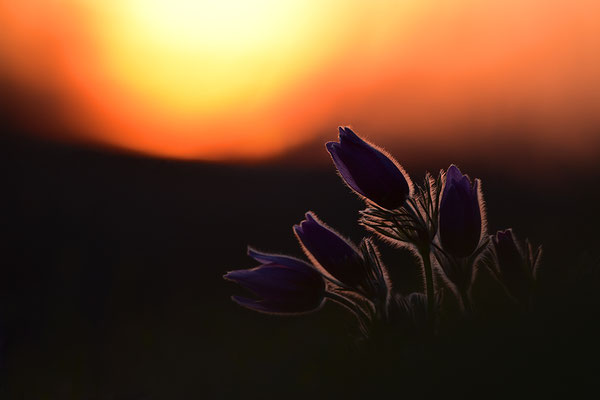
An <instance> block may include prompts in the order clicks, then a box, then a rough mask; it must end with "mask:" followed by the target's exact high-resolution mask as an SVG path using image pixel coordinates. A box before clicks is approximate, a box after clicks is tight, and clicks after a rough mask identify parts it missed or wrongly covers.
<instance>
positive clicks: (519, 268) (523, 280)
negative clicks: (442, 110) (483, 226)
mask: <svg viewBox="0 0 600 400" xmlns="http://www.w3.org/2000/svg"><path fill="white" fill-rule="evenodd" d="M492 243H493V244H494V249H495V250H496V257H497V258H496V259H497V263H498V272H499V273H500V278H501V280H502V282H503V283H504V285H505V286H506V288H507V289H508V291H509V292H510V294H511V295H513V296H514V297H515V298H516V299H517V300H518V301H519V302H521V303H523V304H526V303H527V301H528V298H529V295H530V294H531V288H532V283H533V277H532V273H531V271H530V270H529V267H528V265H527V262H526V260H525V257H524V255H523V252H522V251H521V249H520V247H519V245H518V244H517V242H516V241H515V238H514V236H513V234H512V230H511V229H507V230H505V231H498V232H497V233H496V235H494V236H492Z"/></svg>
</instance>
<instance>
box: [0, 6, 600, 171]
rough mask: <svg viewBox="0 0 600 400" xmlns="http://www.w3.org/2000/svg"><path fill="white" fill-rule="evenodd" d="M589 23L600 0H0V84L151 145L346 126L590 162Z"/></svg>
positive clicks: (203, 147)
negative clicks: (523, 147)
mask: <svg viewBox="0 0 600 400" xmlns="http://www.w3.org/2000/svg"><path fill="white" fill-rule="evenodd" d="M598 21H600V2H598V1H597V0H578V1H573V0H571V1H568V0H396V1H384V0H380V1H377V0H372V1H359V0H304V1H300V0H288V1H277V0H254V1H251V0H217V1H202V0H196V1H194V0H19V1H14V0H0V26H2V35H0V61H1V62H0V83H1V84H2V86H0V88H4V89H5V90H6V91H5V93H9V95H10V96H13V97H14V99H11V100H10V101H11V102H12V103H13V104H12V106H13V107H16V108H17V109H19V110H21V112H22V114H23V115H22V118H21V121H20V122H18V124H22V125H23V130H27V131H31V133H37V134H42V135H46V136H52V137H57V138H61V139H64V140H76V141H84V142H92V143H97V144H102V145H108V146H116V147H119V148H123V149H129V150H134V151H138V152H142V153H147V154H152V155H159V156H168V157H176V158H199V159H206V160H220V159H232V158H247V159H255V158H261V157H267V156H273V155H277V154H280V153H282V152H284V151H286V150H287V149H290V148H293V147H294V146H299V145H302V144H303V143H305V142H310V141H311V140H315V139H317V138H321V137H329V138H330V139H333V138H334V137H335V135H336V127H337V126H338V125H342V124H343V125H345V124H349V125H352V126H353V127H355V128H356V129H357V130H358V131H359V132H361V133H363V134H366V135H367V136H368V137H369V138H371V139H372V140H375V141H377V142H378V143H381V144H383V145H384V146H387V147H390V146H391V147H393V144H394V143H397V142H399V141H410V142H414V143H427V142H428V141H431V140H436V141H438V142H440V143H449V144H452V145H454V146H469V144H472V143H481V142H488V143H496V142H497V143H499V144H504V145H505V144H507V143H508V145H514V146H517V145H518V144H519V143H523V142H527V143H534V144H535V146H539V147H540V148H541V149H544V150H545V151H548V152H552V151H556V152H561V154H563V155H564V154H568V155H569V156H571V157H578V158H579V157H583V158H586V157H587V158H589V157H595V156H597V155H598V152H599V150H598V148H600V146H598V144H599V143H600V139H599V136H600V112H599V111H600V23H598ZM5 96H6V94H5Z"/></svg>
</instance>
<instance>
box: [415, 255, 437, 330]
mask: <svg viewBox="0 0 600 400" xmlns="http://www.w3.org/2000/svg"><path fill="white" fill-rule="evenodd" d="M419 255H420V256H421V260H422V261H423V270H424V271H425V295H426V296H427V318H428V324H429V330H430V332H431V333H433V332H434V329H435V300H434V299H435V293H434V291H433V290H434V289H433V269H432V268H431V249H430V247H429V245H428V244H427V245H424V246H421V247H419Z"/></svg>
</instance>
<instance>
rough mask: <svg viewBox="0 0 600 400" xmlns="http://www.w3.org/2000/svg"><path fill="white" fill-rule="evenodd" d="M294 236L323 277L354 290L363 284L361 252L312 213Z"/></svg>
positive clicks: (297, 227) (364, 270) (363, 272)
mask: <svg viewBox="0 0 600 400" xmlns="http://www.w3.org/2000/svg"><path fill="white" fill-rule="evenodd" d="M294 232H295V233H296V236H297V237H298V240H300V243H301V244H302V247H303V248H304V250H305V252H306V254H307V255H308V257H309V258H310V259H311V261H312V262H313V263H314V264H315V266H316V267H320V268H321V269H322V271H323V272H324V273H326V274H328V275H329V276H332V277H333V278H335V279H337V280H338V281H340V282H342V283H344V284H345V285H348V286H351V287H356V286H358V285H360V284H361V283H362V282H364V280H365V279H366V276H367V272H366V269H365V265H364V260H363V258H362V256H361V255H360V253H359V252H358V249H357V248H356V247H355V246H354V244H352V243H351V242H350V241H348V240H346V239H344V238H342V237H341V236H340V235H338V234H337V233H336V232H335V231H334V230H332V229H331V228H329V227H327V226H326V225H325V224H324V223H323V222H321V221H319V220H318V219H317V217H316V216H315V215H314V214H313V213H311V212H308V213H306V220H304V221H302V222H301V223H300V225H295V226H294Z"/></svg>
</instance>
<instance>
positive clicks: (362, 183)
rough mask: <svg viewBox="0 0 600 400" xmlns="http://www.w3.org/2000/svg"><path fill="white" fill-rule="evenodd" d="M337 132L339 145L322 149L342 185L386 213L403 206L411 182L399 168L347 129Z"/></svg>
mask: <svg viewBox="0 0 600 400" xmlns="http://www.w3.org/2000/svg"><path fill="white" fill-rule="evenodd" d="M338 129H339V132H340V141H339V143H338V142H329V143H327V144H326V146H327V150H328V151H329V153H330V154H331V158H332V159H333V162H334V164H335V166H336V168H337V170H338V171H339V173H340V175H341V176H342V178H343V179H344V181H345V182H346V184H347V185H348V186H350V188H351V189H352V190H354V191H355V192H356V193H358V194H359V195H360V196H363V197H366V198H367V199H369V200H371V201H372V202H373V203H375V204H377V205H379V206H380V207H383V208H387V209H388V210H391V209H395V208H398V207H400V206H401V205H402V204H404V201H405V200H406V199H407V198H408V197H409V196H410V194H411V183H410V178H409V177H408V175H407V174H406V173H405V172H404V170H403V169H402V167H401V166H400V165H399V164H398V163H397V162H396V161H395V160H394V159H393V158H392V157H391V156H389V155H387V154H385V153H384V152H383V151H381V150H380V149H378V148H377V147H376V146H374V145H372V144H369V143H367V142H365V141H364V140H363V139H361V138H360V137H358V136H357V135H356V134H355V133H354V132H353V131H352V130H351V129H350V128H347V127H346V128H342V127H340V128H338Z"/></svg>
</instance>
